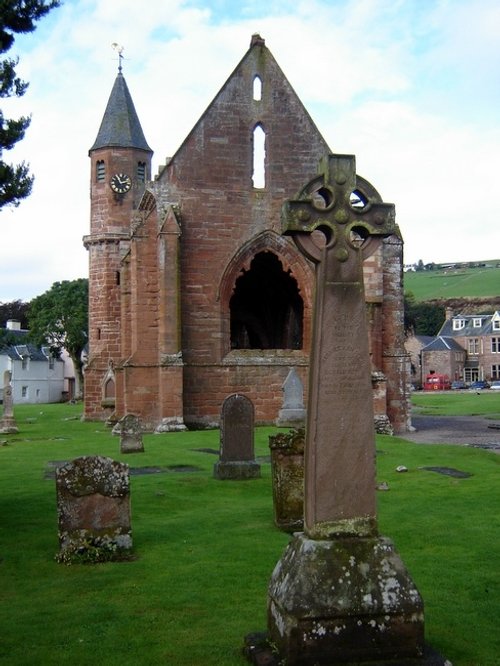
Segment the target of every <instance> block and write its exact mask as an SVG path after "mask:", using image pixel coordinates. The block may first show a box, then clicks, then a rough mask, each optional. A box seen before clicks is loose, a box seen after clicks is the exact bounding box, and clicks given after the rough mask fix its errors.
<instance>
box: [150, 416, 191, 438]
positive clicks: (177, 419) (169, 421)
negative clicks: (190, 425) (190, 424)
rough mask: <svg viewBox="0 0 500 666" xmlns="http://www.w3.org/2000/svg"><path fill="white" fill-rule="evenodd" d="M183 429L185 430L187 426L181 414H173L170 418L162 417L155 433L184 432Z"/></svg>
mask: <svg viewBox="0 0 500 666" xmlns="http://www.w3.org/2000/svg"><path fill="white" fill-rule="evenodd" d="M185 430H187V428H186V426H185V425H184V421H183V419H182V416H173V417H171V418H164V419H162V422H161V423H160V424H159V425H158V426H157V427H156V430H155V433H157V434H161V433H162V432H184V431H185Z"/></svg>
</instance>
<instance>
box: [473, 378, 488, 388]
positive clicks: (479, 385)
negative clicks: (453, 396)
mask: <svg viewBox="0 0 500 666" xmlns="http://www.w3.org/2000/svg"><path fill="white" fill-rule="evenodd" d="M469 388H470V390H471V391H481V390H482V389H487V388H490V385H489V384H488V382H486V381H484V380H483V379H480V380H479V381H477V382H472V384H471V385H470V387H469Z"/></svg>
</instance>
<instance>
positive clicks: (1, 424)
mask: <svg viewBox="0 0 500 666" xmlns="http://www.w3.org/2000/svg"><path fill="white" fill-rule="evenodd" d="M18 432H19V428H18V427H17V425H16V422H15V420H14V419H13V418H10V417H8V416H4V417H3V418H1V419H0V433H2V434H3V435H17V433H18Z"/></svg>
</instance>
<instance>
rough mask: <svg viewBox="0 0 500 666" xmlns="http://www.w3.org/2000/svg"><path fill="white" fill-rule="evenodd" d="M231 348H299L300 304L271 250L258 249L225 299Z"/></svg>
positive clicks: (289, 277)
mask: <svg viewBox="0 0 500 666" xmlns="http://www.w3.org/2000/svg"><path fill="white" fill-rule="evenodd" d="M229 309H230V318H231V348H232V349H301V348H302V330H303V322H302V319H303V310H304V304H303V301H302V298H301V296H300V294H299V290H298V287H297V281H296V280H295V278H293V277H292V275H291V274H290V272H285V271H284V270H283V266H282V264H281V262H280V260H279V259H278V257H277V256H276V255H275V254H273V253H272V252H259V253H258V254H256V255H255V257H254V258H253V260H252V263H251V264H250V270H248V271H245V272H244V273H243V275H241V276H240V277H239V278H238V279H237V280H236V285H235V288H234V292H233V295H232V297H231V300H230V302H229Z"/></svg>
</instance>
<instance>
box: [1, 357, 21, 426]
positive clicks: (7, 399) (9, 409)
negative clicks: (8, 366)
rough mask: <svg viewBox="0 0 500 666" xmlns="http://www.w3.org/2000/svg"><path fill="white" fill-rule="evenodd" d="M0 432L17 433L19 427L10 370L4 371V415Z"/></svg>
mask: <svg viewBox="0 0 500 666" xmlns="http://www.w3.org/2000/svg"><path fill="white" fill-rule="evenodd" d="M0 432H1V433H5V434H6V435H7V434H13V435H14V434H16V433H18V432H19V428H18V427H17V425H16V421H15V419H14V400H13V398H12V386H11V385H10V370H6V371H5V372H4V373H3V416H2V418H1V419H0Z"/></svg>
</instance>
